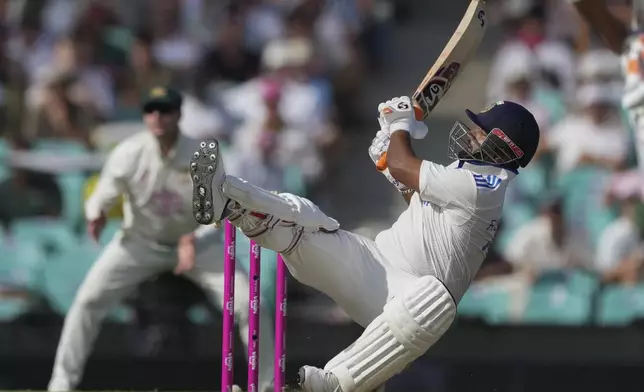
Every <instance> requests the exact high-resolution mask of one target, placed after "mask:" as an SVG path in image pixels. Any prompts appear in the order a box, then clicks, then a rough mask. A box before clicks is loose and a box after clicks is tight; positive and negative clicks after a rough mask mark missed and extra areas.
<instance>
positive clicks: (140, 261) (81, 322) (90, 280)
mask: <svg viewBox="0 0 644 392" xmlns="http://www.w3.org/2000/svg"><path fill="white" fill-rule="evenodd" d="M198 143H199V142H198V141H196V140H194V139H190V138H188V137H186V136H185V135H181V136H180V138H179V140H178V142H177V145H176V147H175V148H174V150H173V151H171V152H170V154H169V155H168V157H166V158H164V157H163V156H162V155H161V151H160V148H159V144H158V141H157V139H156V138H155V137H154V136H153V135H152V134H151V133H150V132H148V131H145V132H141V133H138V134H135V135H133V136H131V137H129V138H128V139H126V140H125V141H123V142H122V143H120V144H119V145H118V146H117V147H116V148H115V149H114V151H113V152H112V153H111V154H110V156H109V158H108V159H107V162H106V163H105V166H104V168H103V170H102V173H101V176H100V179H99V182H98V184H97V186H96V189H95V191H94V193H93V194H92V196H91V197H90V199H89V200H88V201H87V203H86V205H85V213H86V216H87V219H88V220H92V219H95V218H97V217H99V216H100V215H101V213H105V214H106V213H107V211H109V210H110V208H111V207H113V206H114V204H115V203H116V201H117V200H118V198H119V196H121V195H125V202H124V211H123V212H124V222H123V228H122V230H121V231H120V232H119V233H118V234H117V235H116V236H115V238H114V239H112V241H111V242H110V243H109V244H108V245H107V246H106V247H105V249H104V251H103V253H102V255H101V256H100V257H99V259H98V260H97V261H96V263H95V264H94V266H93V267H92V269H91V270H90V272H89V273H88V275H87V277H86V278H85V281H84V282H83V284H82V285H81V287H80V288H79V290H78V292H77V294H76V298H75V300H74V303H73V305H72V307H71V309H70V310H69V313H68V314H67V317H66V319H65V325H64V328H63V331H62V334H61V338H60V343H59V346H58V351H57V354H56V361H55V364H54V370H53V375H52V380H51V382H50V385H49V389H50V390H58V391H61V390H70V389H74V388H75V387H76V386H77V385H78V383H79V381H80V379H81V376H82V372H83V368H84V364H85V361H86V359H87V356H88V354H89V352H90V350H91V347H92V345H93V342H94V340H95V338H96V336H97V334H98V331H99V325H100V323H101V321H102V319H103V318H104V316H105V315H106V313H107V311H108V310H109V309H110V308H111V307H112V306H114V305H116V304H117V303H118V302H119V301H121V300H122V299H123V298H124V297H125V296H126V295H127V294H129V293H130V292H131V291H132V290H134V289H135V288H136V286H137V285H138V284H139V283H141V282H142V281H144V280H146V279H148V278H150V277H153V276H155V275H157V274H159V273H161V272H164V271H168V270H172V269H173V268H174V267H175V266H176V264H177V253H176V245H177V242H178V241H179V238H180V237H181V236H183V235H185V234H188V233H190V232H193V231H195V229H197V228H198V227H199V225H198V224H197V222H196V221H195V219H194V217H193V216H192V199H191V195H192V182H191V178H190V174H189V161H190V156H191V154H192V153H193V152H194V151H195V150H196V148H197V147H198ZM213 252H216V247H197V260H196V265H195V268H194V269H193V270H191V271H189V272H187V273H186V274H185V276H186V277H188V278H189V279H191V280H193V281H194V282H195V283H197V284H199V285H200V286H201V287H202V288H203V289H204V290H205V291H206V292H207V294H208V295H209V297H210V298H211V299H212V301H213V303H214V304H215V305H216V306H218V307H219V308H221V306H222V304H223V292H224V287H223V285H224V279H223V264H222V263H220V262H216V260H221V259H222V258H223V255H218V254H216V253H215V254H213ZM235 285H236V290H235V295H236V301H235V314H236V317H237V321H238V323H239V327H240V334H241V338H242V341H243V342H244V344H245V345H247V343H248V341H247V340H248V311H247V304H248V277H247V276H246V275H245V274H244V273H243V272H238V273H237V274H236V277H235ZM260 313H263V312H260ZM271 322H272V321H271V318H270V317H268V318H266V315H264V316H263V318H262V320H261V321H260V325H261V327H262V328H261V331H260V333H261V335H262V339H261V342H260V343H261V344H262V347H261V348H260V385H261V384H263V383H268V382H270V380H271V379H272V362H273V361H272V360H273V354H272V349H273V339H272V336H273V334H272V332H271V329H272V327H271Z"/></svg>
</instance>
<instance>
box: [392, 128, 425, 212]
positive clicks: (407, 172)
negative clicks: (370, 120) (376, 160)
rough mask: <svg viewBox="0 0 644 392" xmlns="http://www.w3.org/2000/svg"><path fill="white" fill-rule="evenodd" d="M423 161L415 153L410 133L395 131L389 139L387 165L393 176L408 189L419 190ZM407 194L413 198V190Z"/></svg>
mask: <svg viewBox="0 0 644 392" xmlns="http://www.w3.org/2000/svg"><path fill="white" fill-rule="evenodd" d="M422 163H423V161H422V160H421V159H419V158H417V157H416V154H414V150H413V149H412V147H411V137H410V135H409V133H408V132H400V131H398V132H393V133H392V134H391V139H390V141H389V148H388V149H387V165H388V168H389V173H391V175H392V177H393V178H395V179H396V180H397V181H399V182H400V183H401V184H403V185H404V186H405V187H406V188H407V189H411V190H413V191H414V192H418V189H419V178H420V167H421V165H422ZM407 194H408V195H409V199H411V195H413V192H409V193H407ZM404 196H406V195H404ZM405 199H407V197H406V198H405Z"/></svg>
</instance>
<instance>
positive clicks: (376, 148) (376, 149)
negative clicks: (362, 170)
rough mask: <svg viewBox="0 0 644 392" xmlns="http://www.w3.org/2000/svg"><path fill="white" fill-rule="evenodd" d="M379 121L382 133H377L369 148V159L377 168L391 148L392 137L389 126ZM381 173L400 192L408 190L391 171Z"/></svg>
mask: <svg viewBox="0 0 644 392" xmlns="http://www.w3.org/2000/svg"><path fill="white" fill-rule="evenodd" d="M378 121H379V122H380V127H381V129H380V131H378V133H376V137H375V138H373V140H372V141H371V146H370V147H369V157H370V158H371V160H372V161H373V163H374V165H376V166H377V165H378V160H379V159H380V157H381V156H382V155H383V154H384V153H385V152H387V148H389V139H390V137H391V134H390V133H389V126H388V125H387V124H386V123H384V122H383V121H381V120H380V119H379V120H378ZM380 173H382V175H384V176H385V178H386V179H387V181H389V182H390V183H391V184H392V185H393V186H395V187H396V189H398V191H400V192H404V191H406V190H407V187H406V186H404V185H403V184H401V183H400V182H399V181H397V180H396V179H395V178H394V177H393V176H392V175H391V173H389V169H385V170H380Z"/></svg>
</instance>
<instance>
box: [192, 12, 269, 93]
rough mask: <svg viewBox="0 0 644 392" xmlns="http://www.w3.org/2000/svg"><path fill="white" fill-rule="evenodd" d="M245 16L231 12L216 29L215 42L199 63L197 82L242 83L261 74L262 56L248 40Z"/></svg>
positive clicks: (205, 84) (206, 85)
mask: <svg viewBox="0 0 644 392" xmlns="http://www.w3.org/2000/svg"><path fill="white" fill-rule="evenodd" d="M244 22H245V20H244V18H243V15H241V14H239V13H231V15H230V16H228V17H227V18H226V19H225V20H224V21H223V25H222V26H221V28H220V29H219V31H217V38H216V41H215V45H214V47H213V48H211V49H210V50H209V51H208V52H207V53H206V55H205V56H204V58H203V60H202V62H201V64H200V65H199V67H198V75H197V80H196V84H197V86H199V87H200V88H204V89H206V88H208V87H211V86H212V85H213V84H214V83H235V84H237V83H242V82H246V81H248V80H250V79H252V78H254V77H256V76H257V75H258V74H259V69H260V64H261V63H260V60H261V57H260V55H259V54H258V53H255V52H253V51H251V50H250V49H248V48H247V47H246V44H245V30H244V27H245V26H244Z"/></svg>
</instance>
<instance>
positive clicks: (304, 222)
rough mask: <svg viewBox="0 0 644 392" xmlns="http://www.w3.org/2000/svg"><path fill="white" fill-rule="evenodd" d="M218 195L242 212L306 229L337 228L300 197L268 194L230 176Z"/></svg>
mask: <svg viewBox="0 0 644 392" xmlns="http://www.w3.org/2000/svg"><path fill="white" fill-rule="evenodd" d="M222 191H223V193H224V194H225V195H226V196H228V197H229V198H231V199H232V200H234V201H236V202H238V203H239V204H240V205H241V207H242V208H244V209H248V210H251V211H255V212H261V213H264V214H268V215H272V216H274V217H276V218H278V219H280V220H283V221H289V222H294V223H297V224H298V225H301V226H303V227H305V228H308V229H315V230H317V229H319V228H323V229H325V230H328V231H334V230H337V229H338V228H339V227H340V224H339V223H338V221H336V220H335V219H333V218H330V217H329V216H327V215H326V214H325V213H323V212H322V211H320V209H319V208H318V206H316V205H315V204H314V203H313V202H311V201H310V200H308V199H305V198H303V197H300V196H296V195H293V194H290V193H273V192H269V191H267V190H265V189H262V188H260V187H258V186H255V185H253V184H251V183H249V182H248V181H245V180H242V179H241V178H237V177H233V176H228V177H226V181H225V182H224V184H223V186H222Z"/></svg>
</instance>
